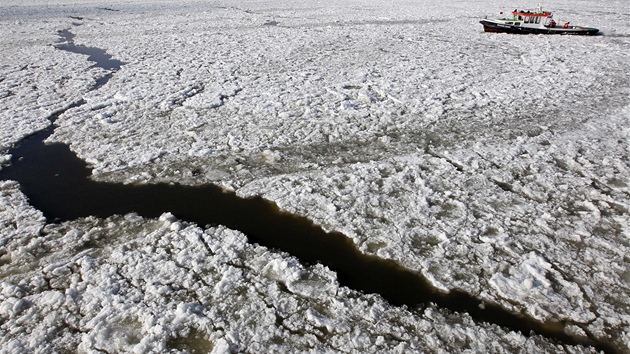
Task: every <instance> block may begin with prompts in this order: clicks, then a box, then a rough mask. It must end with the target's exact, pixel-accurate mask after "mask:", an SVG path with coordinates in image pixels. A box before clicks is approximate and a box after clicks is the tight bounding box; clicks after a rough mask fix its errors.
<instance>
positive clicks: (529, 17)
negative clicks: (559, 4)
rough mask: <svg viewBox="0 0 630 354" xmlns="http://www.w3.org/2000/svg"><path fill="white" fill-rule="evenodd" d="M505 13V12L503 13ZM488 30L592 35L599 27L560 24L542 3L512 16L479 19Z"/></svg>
mask: <svg viewBox="0 0 630 354" xmlns="http://www.w3.org/2000/svg"><path fill="white" fill-rule="evenodd" d="M501 14H503V12H502V13H501ZM479 23H481V24H482V25H483V29H484V31H486V32H499V33H518V34H571V35H587V36H589V35H590V36H592V35H595V34H597V33H599V29H597V28H592V27H584V26H573V25H571V24H570V23H569V22H565V23H563V24H558V23H556V21H555V20H554V19H553V15H552V14H551V12H549V11H543V9H542V5H541V4H540V3H538V7H536V8H535V9H534V10H527V11H525V10H514V11H512V16H509V17H503V18H498V19H494V20H492V19H488V18H487V17H486V18H485V19H483V20H481V21H479Z"/></svg>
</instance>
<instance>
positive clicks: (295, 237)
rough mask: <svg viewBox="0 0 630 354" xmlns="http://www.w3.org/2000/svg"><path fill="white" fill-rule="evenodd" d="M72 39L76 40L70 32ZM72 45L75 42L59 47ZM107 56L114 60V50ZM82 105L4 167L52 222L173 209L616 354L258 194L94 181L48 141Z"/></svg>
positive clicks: (410, 299) (395, 286) (390, 296)
mask: <svg viewBox="0 0 630 354" xmlns="http://www.w3.org/2000/svg"><path fill="white" fill-rule="evenodd" d="M68 34H69V32H68ZM69 38H70V39H68V42H71V38H72V37H69ZM68 48H71V47H59V49H65V50H69V49H68ZM84 48H86V47H84ZM92 49H95V50H96V49H97V48H92ZM83 54H85V53H83ZM91 58H93V57H91ZM103 58H105V59H104V60H108V61H109V60H111V56H109V55H105V56H103ZM90 60H92V59H90ZM97 65H99V62H97ZM121 65H122V64H121ZM113 70H116V69H115V68H114V69H113ZM108 75H111V74H108ZM110 77H111V76H110ZM83 104H85V102H84V101H79V102H75V103H73V104H70V105H69V106H68V107H67V108H65V109H63V110H60V111H58V112H56V113H55V114H53V115H52V116H50V117H49V119H50V121H51V123H53V124H51V126H50V127H49V128H48V129H46V130H44V131H41V132H39V133H36V134H34V135H32V136H30V137H29V138H27V139H25V140H24V141H22V143H21V144H19V145H18V146H16V147H15V148H13V150H12V151H10V153H11V154H12V155H13V159H12V163H11V165H10V166H7V167H4V168H3V169H2V170H0V179H3V180H6V179H11V180H16V181H18V182H19V184H20V188H21V190H22V192H23V193H24V194H25V195H26V196H27V197H28V198H29V202H30V204H31V205H32V206H33V207H35V208H37V209H39V210H41V211H42V212H43V213H44V215H45V216H46V218H47V220H48V222H62V221H69V220H74V219H77V218H81V217H88V216H95V217H99V218H106V217H109V216H112V215H115V214H127V213H136V214H138V215H140V216H143V217H147V218H157V217H159V216H160V215H161V214H163V213H164V212H171V213H172V214H174V215H175V216H176V217H178V218H179V219H181V220H186V221H189V222H193V223H196V224H198V225H201V226H206V225H223V226H225V227H228V228H230V229H234V230H238V231H241V232H243V233H244V234H245V235H246V236H247V238H248V240H249V242H251V243H258V244H260V245H263V246H266V247H269V248H274V249H279V250H282V251H284V252H288V253H290V254H291V255H293V256H295V257H297V258H298V259H299V260H300V261H301V262H303V263H305V264H312V263H321V264H323V265H325V266H327V267H329V268H330V269H332V270H333V271H335V272H336V273H337V276H338V280H339V283H340V284H341V285H343V286H347V287H349V288H352V289H355V290H359V291H362V292H364V293H375V294H379V295H381V296H382V297H383V298H384V299H386V300H387V301H389V302H390V303H391V304H393V305H397V306H403V305H406V306H408V307H410V308H416V307H422V306H425V305H426V304H429V303H435V304H437V305H438V306H440V307H443V308H446V309H449V310H451V311H455V312H460V313H468V314H469V315H470V316H471V317H472V318H473V319H475V320H476V321H482V322H489V323H494V324H497V325H499V326H502V327H505V328H507V329H509V330H513V331H518V332H521V333H523V334H524V335H531V334H532V333H533V334H539V335H542V336H544V337H547V338H549V339H550V340H552V341H556V342H558V343H562V344H565V345H586V346H593V347H595V348H597V349H598V350H603V351H605V352H608V353H616V352H617V351H618V350H617V349H616V348H615V347H613V346H612V345H610V344H608V343H604V342H602V341H599V340H597V339H596V338H594V336H592V335H589V338H583V337H576V336H573V335H570V334H567V333H565V331H564V328H565V327H566V326H567V325H571V324H574V323H560V322H548V323H542V322H539V321H537V320H535V319H533V318H531V317H529V316H527V315H524V314H519V313H513V312H510V311H507V310H506V309H504V308H502V307H501V306H499V305H495V304H487V303H486V304H484V306H480V304H481V303H482V301H481V300H480V299H478V298H476V297H474V296H472V295H470V294H468V293H466V292H463V291H459V290H452V291H450V292H449V293H444V292H442V291H440V290H438V289H436V288H435V287H433V286H432V285H431V283H430V282H429V281H428V280H427V279H426V278H424V277H423V276H422V275H421V274H418V273H416V272H412V271H410V270H408V269H405V268H403V267H401V266H400V265H398V264H397V263H395V262H394V261H391V260H383V259H380V258H378V257H374V256H369V255H365V254H362V253H361V252H359V250H358V249H357V248H356V247H355V245H354V244H353V243H352V241H351V240H350V238H348V237H346V236H345V235H343V234H341V233H339V232H326V231H324V230H323V229H322V228H321V227H320V226H318V225H315V224H314V223H313V222H312V221H310V220H308V219H307V218H304V217H300V216H296V215H291V214H289V213H286V212H283V211H281V210H280V209H279V208H278V207H277V206H276V205H275V204H274V203H272V202H269V201H267V200H264V199H263V198H261V197H255V198H247V199H246V198H240V197H238V196H236V194H235V193H232V192H226V191H224V190H222V189H221V188H219V187H217V186H213V185H207V186H196V187H192V186H184V185H176V184H152V185H124V184H113V183H103V182H95V181H93V180H91V179H90V175H91V170H90V169H89V168H88V166H87V164H86V163H85V162H84V161H83V160H81V159H79V158H78V157H77V156H76V155H75V154H74V153H73V152H72V151H71V150H70V149H69V147H68V146H67V145H64V144H59V143H55V144H46V143H44V140H46V138H47V137H48V136H50V135H51V134H52V132H53V131H54V122H55V120H56V119H57V118H58V116H59V115H61V114H63V113H64V112H65V111H66V110H68V109H70V108H73V107H77V106H80V105H83Z"/></svg>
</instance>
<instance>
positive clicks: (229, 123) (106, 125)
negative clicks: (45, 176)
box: [0, 0, 630, 353]
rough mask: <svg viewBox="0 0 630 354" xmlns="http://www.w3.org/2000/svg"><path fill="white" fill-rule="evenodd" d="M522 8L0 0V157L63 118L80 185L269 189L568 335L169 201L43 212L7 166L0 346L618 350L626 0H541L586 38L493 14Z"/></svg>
mask: <svg viewBox="0 0 630 354" xmlns="http://www.w3.org/2000/svg"><path fill="white" fill-rule="evenodd" d="M511 6H514V5H513V4H512V3H506V4H505V8H502V7H501V6H498V5H497V2H496V1H475V2H470V1H458V0H447V1H441V2H429V1H391V2H381V1H376V0H361V1H359V0H357V1H346V2H339V1H328V0H324V1H319V2H317V3H312V2H291V1H287V0H270V1H211V2H207V1H184V2H178V3H177V4H175V3H171V2H166V1H153V2H151V1H129V2H124V3H106V2H103V1H96V0H86V1H83V2H81V3H80V4H76V3H74V4H72V5H71V4H65V3H64V1H61V0H57V1H47V2H43V1H37V0H27V1H20V2H17V1H12V0H10V1H4V2H3V4H2V5H0V14H1V16H0V23H1V26H2V37H1V38H0V41H1V43H2V49H3V54H2V58H1V62H0V64H1V67H0V107H1V111H0V115H1V116H0V119H1V120H2V125H0V148H1V149H2V150H1V151H0V154H1V155H0V162H3V163H4V164H5V165H6V164H9V163H11V162H12V156H11V151H13V150H12V147H13V146H14V145H15V144H17V143H18V142H20V141H22V140H23V139H24V138H25V137H27V136H29V135H31V134H33V133H35V132H37V131H40V130H42V129H45V128H46V127H48V126H50V125H51V117H53V116H54V117H55V118H56V119H55V120H54V125H55V129H54V131H53V132H52V135H50V137H48V142H51V143H52V142H60V143H64V144H67V145H68V146H69V147H70V149H71V150H72V151H73V152H75V153H76V154H77V156H78V157H79V158H81V159H82V160H84V161H86V162H87V163H88V164H89V166H90V167H91V168H92V175H91V178H92V179H93V180H94V181H99V182H107V183H125V184H144V185H146V184H151V185H152V184H158V183H177V184H182V185H192V186H201V185H206V184H209V183H213V184H216V185H219V186H221V187H223V188H225V189H226V190H230V191H233V192H235V193H236V195H238V196H241V197H253V196H262V197H264V198H265V199H267V200H270V201H272V202H274V203H275V204H276V205H278V206H279V207H280V209H281V210H284V211H286V212H289V213H292V214H295V215H300V216H302V217H306V218H308V219H310V220H312V221H313V222H314V223H315V224H317V225H320V226H321V227H322V228H324V229H325V230H328V231H336V232H339V233H342V234H343V235H345V236H347V237H348V238H349V239H350V240H351V241H352V243H353V245H354V246H355V247H356V248H357V249H358V250H359V251H360V252H362V253H363V254H366V255H370V256H374V257H378V258H379V259H382V260H390V261H392V262H394V264H397V265H399V266H401V267H403V268H405V269H407V270H409V271H411V272H415V273H418V274H421V275H422V276H423V277H424V278H426V279H427V280H428V281H429V282H430V284H431V285H432V287H434V288H435V289H436V290H439V291H442V292H445V293H446V292H449V291H450V292H454V291H457V292H463V293H466V294H469V295H470V297H471V298H474V299H477V300H478V303H479V306H480V307H483V306H484V304H488V305H490V304H492V305H498V306H499V307H501V308H502V309H504V310H505V311H508V312H510V313H513V314H521V315H522V316H523V318H525V319H527V320H528V321H537V322H540V323H543V324H544V325H543V326H546V327H548V328H554V329H556V330H557V329H558V328H559V331H560V332H563V333H564V334H565V335H566V336H568V338H571V343H567V342H566V341H559V340H558V339H561V338H552V337H550V336H545V335H531V336H530V335H529V333H524V334H523V333H520V332H515V331H511V330H510V329H509V328H505V327H500V326H497V325H496V324H495V323H493V322H492V321H487V322H486V321H479V320H476V319H474V318H472V317H471V316H469V315H468V314H467V313H464V312H461V311H455V312H454V311H451V310H450V309H449V308H448V307H447V306H439V305H434V304H425V305H423V306H419V307H418V308H415V309H410V308H406V307H398V306H394V305H393V304H391V303H388V302H387V301H385V300H383V298H381V297H380V296H379V295H377V294H364V293H361V292H359V291H356V290H354V289H351V288H347V287H345V286H343V285H340V283H339V281H338V279H337V278H338V276H337V274H335V272H333V271H331V270H330V269H328V268H327V267H325V266H323V265H321V264H315V263H313V264H301V263H299V262H298V261H297V259H296V258H295V257H294V256H292V255H291V254H287V253H282V252H280V251H277V250H273V249H268V248H266V247H263V246H260V245H258V244H252V243H247V238H246V236H245V235H244V234H243V233H241V232H239V231H236V230H232V229H230V228H227V227H225V226H222V225H212V226H207V225H197V224H193V223H189V222H187V221H186V220H178V219H177V218H176V217H175V216H173V215H172V214H170V213H169V212H170V211H172V210H164V214H162V216H160V217H159V218H157V217H156V218H151V217H140V216H138V215H135V214H125V215H117V216H111V217H108V218H105V219H103V218H96V217H81V218H78V219H74V220H67V221H63V222H58V223H52V222H51V221H50V220H47V219H46V217H45V215H44V214H43V213H42V212H41V211H40V210H37V209H36V208H34V207H33V206H31V205H29V204H28V200H27V197H26V196H25V195H24V194H23V193H22V192H21V191H20V184H19V183H16V182H12V181H0V346H1V347H2V348H6V349H4V350H7V351H8V352H20V351H21V350H24V348H30V349H37V350H40V351H42V352H49V351H51V350H56V351H63V350H64V349H71V350H74V349H76V348H78V349H79V350H80V351H85V352H98V351H107V352H147V351H154V352H161V351H168V350H171V351H174V352H178V351H188V352H205V351H213V352H216V353H222V352H251V353H260V352H309V351H312V352H359V351H361V352H396V351H399V352H460V351H465V350H468V351H472V352H519V351H520V352H532V353H534V352H556V351H566V352H591V351H595V350H596V349H595V348H594V347H593V346H591V345H594V346H595V347H597V348H599V349H605V350H607V351H610V352H621V353H628V352H630V300H629V299H630V256H628V254H630V252H629V251H630V250H629V248H630V217H629V208H630V177H629V176H630V160H629V154H630V145H629V140H628V138H629V134H630V128H629V126H630V91H629V88H630V82H629V79H630V74H629V73H630V24H629V23H628V21H627V19H628V16H629V15H630V9H629V8H628V5H627V3H626V2H625V1H606V2H602V3H593V2H588V1H569V0H558V1H554V2H549V3H545V6H546V7H547V8H548V10H552V11H555V12H556V17H555V19H556V21H558V22H562V21H569V20H570V21H571V23H572V24H582V25H587V26H591V27H597V28H600V30H601V31H602V32H603V35H601V36H595V37H565V36H514V35H502V34H488V33H484V32H483V31H482V28H481V25H480V24H478V20H479V18H482V17H484V16H486V15H488V16H494V15H496V14H498V12H499V11H508V10H512V9H510V8H509V7H511ZM522 6H523V7H526V6H535V4H529V3H527V4H522ZM73 49H74V52H72V51H70V50H73ZM76 52H83V53H84V54H94V53H96V52H98V53H100V55H102V56H103V57H104V58H105V60H111V61H112V62H115V63H116V64H117V65H113V66H105V67H99V66H98V65H95V64H94V62H92V61H90V60H88V58H89V57H88V55H83V54H80V53H76ZM91 59H93V60H96V59H94V58H91ZM55 113H60V114H55ZM57 116H58V117H57ZM4 168H6V167H4ZM64 200H65V199H64ZM92 202H93V204H94V205H98V204H99V200H98V199H95V200H93V201H92ZM173 212H174V211H173ZM279 232H280V231H279ZM293 236H294V237H295V238H299V237H300V235H299V234H296V235H293ZM575 343H585V344H589V345H587V346H580V345H575Z"/></svg>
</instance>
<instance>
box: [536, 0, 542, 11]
mask: <svg viewBox="0 0 630 354" xmlns="http://www.w3.org/2000/svg"><path fill="white" fill-rule="evenodd" d="M542 12H543V9H542V0H541V1H539V2H538V7H537V8H536V13H539V14H541V13H542Z"/></svg>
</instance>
